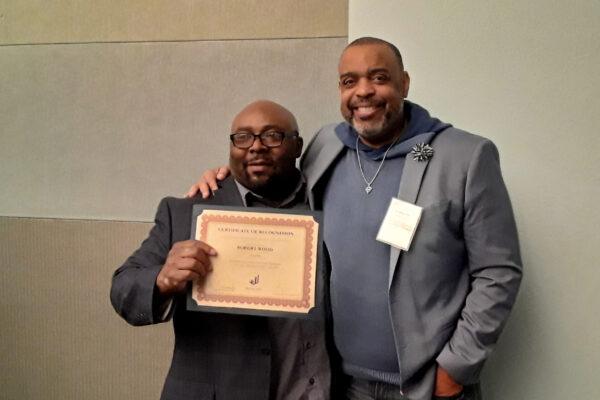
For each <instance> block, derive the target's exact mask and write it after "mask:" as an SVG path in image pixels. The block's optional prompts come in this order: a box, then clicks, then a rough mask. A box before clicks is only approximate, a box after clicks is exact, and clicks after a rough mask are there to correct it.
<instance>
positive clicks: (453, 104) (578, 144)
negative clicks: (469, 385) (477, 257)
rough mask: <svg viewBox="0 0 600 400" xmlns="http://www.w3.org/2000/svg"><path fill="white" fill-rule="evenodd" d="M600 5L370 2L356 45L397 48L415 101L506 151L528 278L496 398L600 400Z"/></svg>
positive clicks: (358, 2) (497, 369)
mask: <svg viewBox="0 0 600 400" xmlns="http://www.w3.org/2000/svg"><path fill="white" fill-rule="evenodd" d="M599 15H600V3H599V2H597V1H574V2H548V1H542V0H535V1H527V2H522V1H512V0H510V1H497V2H490V1H484V2H482V1H475V0H462V1H459V0H453V1H444V2H442V1H419V2H415V1H392V0H379V1H366V0H365V1H363V0H351V1H350V5H349V39H350V40H352V39H353V38H356V37H359V36H363V35H371V36H379V37H382V38H385V39H387V40H390V41H392V42H394V43H395V44H397V45H398V46H399V47H400V49H401V51H402V52H403V55H404V58H405V64H406V67H407V70H408V71H409V72H410V74H411V77H412V81H411V90H410V95H409V99H411V100H413V101H416V102H418V103H421V104H422V105H424V106H426V107H427V108H429V109H430V111H431V112H432V113H433V114H434V115H437V116H439V117H441V118H442V119H444V120H447V121H448V122H452V123H453V124H455V125H456V126H458V127H460V128H463V129H467V130H470V131H472V132H476V133H479V134H481V135H484V136H487V137H489V138H491V139H492V140H494V142H495V143H496V144H497V145H498V147H499V150H500V153H501V160H502V164H503V171H504V177H505V180H506V181H507V184H508V186H509V190H510V192H511V196H512V200H513V204H514V208H515V210H516V214H517V220H518V226H519V231H520V236H521V243H522V250H523V256H524V263H525V279H524V282H523V286H522V289H521V293H520V296H519V299H518V302H517V305H516V308H515V310H514V312H513V315H512V316H511V319H510V321H509V324H508V326H507V328H506V331H505V333H504V335H503V337H502V338H501V340H500V343H499V345H498V349H497V351H496V353H495V354H494V355H493V357H492V358H491V360H490V362H489V363H488V365H487V368H486V369H485V370H484V375H483V383H484V387H483V389H484V395H485V397H486V399H490V400H493V399H499V400H500V399H527V400H536V399H564V398H569V399H596V398H600V385H599V384H598V382H597V378H596V376H595V375H596V369H597V367H598V365H600V334H599V332H600V318H599V317H598V312H597V310H596V308H597V305H598V304H599V301H598V293H600V269H599V268H598V267H600V263H599V257H598V253H597V247H598V245H599V244H600V230H599V229H598V227H599V226H600V213H599V212H598V210H597V208H598V202H599V200H600V174H599V173H598V171H600V157H599V154H600V136H599V135H598V133H597V131H598V126H600V113H598V110H600V100H599V97H598V93H600V78H599V75H598V71H597V70H598V65H600V29H599V28H598V16H599Z"/></svg>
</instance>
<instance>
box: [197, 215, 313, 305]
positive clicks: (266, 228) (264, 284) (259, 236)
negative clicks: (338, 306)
mask: <svg viewBox="0 0 600 400" xmlns="http://www.w3.org/2000/svg"><path fill="white" fill-rule="evenodd" d="M195 226H196V230H195V233H194V235H195V239H196V240H201V241H203V242H206V243H208V244H209V245H211V246H212V247H214V248H215V250H216V251H217V256H216V257H213V258H212V266H213V270H212V272H211V273H209V274H208V275H207V276H206V277H205V278H204V279H200V280H198V281H196V282H194V283H193V285H192V293H191V297H192V299H193V301H194V302H195V303H196V305H197V306H200V307H217V308H234V309H242V310H248V311H250V310H260V311H263V312H264V311H267V312H268V311H273V312H285V313H299V314H306V313H308V312H309V311H310V309H311V308H313V307H314V306H315V288H316V266H317V243H318V234H319V224H318V223H317V221H316V220H315V218H314V217H313V216H312V215H307V214H281V213H273V212H264V213H263V212H248V211H238V210H235V211H231V210H221V209H204V210H202V211H201V213H199V214H198V215H197V217H196V221H195Z"/></svg>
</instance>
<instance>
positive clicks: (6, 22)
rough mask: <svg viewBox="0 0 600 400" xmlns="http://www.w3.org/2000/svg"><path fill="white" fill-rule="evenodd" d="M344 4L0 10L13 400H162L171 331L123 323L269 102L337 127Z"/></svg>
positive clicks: (81, 5) (6, 387)
mask: <svg viewBox="0 0 600 400" xmlns="http://www.w3.org/2000/svg"><path fill="white" fill-rule="evenodd" d="M346 35H347V4H346V1H345V0H344V1H341V0H336V1H329V2H321V1H316V0H314V1H312V0H309V1H302V2H296V1H291V0H290V1H288V0H284V1H278V2H272V1H265V0H262V1H261V0H247V1H240V0H226V1H200V0H188V1H177V2H173V1H164V0H163V1H159V0H152V1H147V0H145V1H126V2H121V1H108V0H101V1H95V2H79V1H34V0H24V1H18V2H17V1H3V0H0V185H1V186H2V188H3V189H2V190H1V191H0V354H1V355H2V363H0V398H2V399H15V400H16V399H18V400H21V399H60V400H64V399H77V400H78V399H152V398H158V396H159V392H160V388H161V387H162V383H163V380H164V376H165V373H166V368H167V367H168V365H169V362H170V354H171V349H172V334H171V327H170V324H164V325H161V326H152V327H142V328H139V327H138V328H133V327H130V326H128V325H127V324H126V323H125V322H124V321H123V320H121V319H120V318H119V317H118V316H117V315H116V314H115V313H114V311H113V310H112V307H111V306H110V302H109V299H108V292H109V287H110V278H111V275H112V272H113V271H114V270H115V269H116V267H117V266H118V265H120V264H121V263H122V262H123V261H124V259H125V257H126V256H127V255H128V254H130V253H131V252H132V251H133V250H134V249H135V248H136V247H137V245H138V244H139V243H140V241H141V240H142V239H143V238H144V237H145V235H146V233H147V231H148V229H149V226H150V224H148V223H145V222H136V221H150V220H152V218H153V215H154V210H155V207H156V205H157V204H158V201H159V200H160V198H161V197H163V196H165V195H181V194H182V193H183V192H184V191H185V190H186V189H187V187H188V186H189V184H190V183H191V182H192V181H193V180H194V179H195V178H196V177H197V176H198V175H199V173H200V171H202V170H203V169H205V168H207V167H209V166H213V165H220V164H223V163H225V162H226V160H227V137H226V136H227V134H228V132H229V122H230V120H231V118H232V116H233V115H234V114H235V112H236V111H237V110H238V109H240V108H241V107H242V106H243V105H244V104H246V103H247V102H249V101H251V100H253V99H256V98H270V99H273V100H276V101H279V102H281V103H283V104H284V105H286V106H287V107H289V108H290V109H291V110H292V111H293V112H294V113H295V114H296V116H297V117H298V121H299V125H300V128H301V131H302V134H303V135H304V136H305V137H306V138H307V139H308V138H310V137H311V136H312V132H313V131H314V130H315V129H316V128H317V127H319V126H320V125H321V124H323V123H325V122H329V121H331V120H337V119H338V118H339V117H338V110H337V100H336V98H337V93H336V76H335V68H334V65H335V63H336V60H337V57H338V55H339V53H340V51H341V49H342V48H343V46H344V45H345V43H346Z"/></svg>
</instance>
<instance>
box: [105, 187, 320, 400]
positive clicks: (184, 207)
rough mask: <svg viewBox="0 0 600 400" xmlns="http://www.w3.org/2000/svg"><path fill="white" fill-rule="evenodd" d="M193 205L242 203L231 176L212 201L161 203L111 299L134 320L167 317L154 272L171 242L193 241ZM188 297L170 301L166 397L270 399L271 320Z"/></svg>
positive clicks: (119, 272) (151, 321) (137, 322)
mask: <svg viewBox="0 0 600 400" xmlns="http://www.w3.org/2000/svg"><path fill="white" fill-rule="evenodd" d="M196 203H204V204H215V205H233V206H242V205H243V203H242V199H241V197H240V195H239V192H238V189H237V187H236V185H235V181H234V180H233V179H230V178H229V179H227V180H226V181H224V182H222V188H221V189H220V190H218V191H216V192H215V194H214V196H212V197H211V198H209V199H207V200H202V199H201V198H199V197H194V198H192V199H176V198H165V199H163V200H162V201H161V203H160V205H159V207H158V211H157V213H156V220H155V225H154V227H153V228H152V230H151V231H150V234H149V236H148V238H147V239H146V240H145V241H144V242H143V243H142V245H141V247H140V248H139V249H138V250H137V251H135V253H133V255H132V256H131V257H129V258H128V259H127V260H126V261H125V263H124V264H123V266H121V267H120V268H119V269H117V271H116V272H115V274H114V276H113V282H112V288H111V296H110V297H111V301H112V304H113V306H114V308H115V310H116V311H117V312H118V313H119V314H120V315H121V316H122V317H123V318H124V319H125V320H127V322H129V323H130V324H132V325H148V324H155V323H160V322H164V321H162V320H161V315H160V310H159V308H160V307H159V304H158V302H157V298H156V293H155V282H156V277H157V275H158V273H159V271H160V269H161V268H162V266H163V264H164V262H165V260H166V257H167V254H168V252H169V250H170V248H171V246H172V245H173V244H174V243H176V242H179V241H183V240H188V239H189V238H190V228H191V215H192V206H193V204H196ZM185 300H186V297H185V295H180V296H178V297H176V298H175V299H174V302H173V307H174V311H173V313H174V314H173V326H174V331H175V349H174V352H173V360H172V364H171V368H170V370H169V373H168V376H167V378H166V382H165V385H164V388H163V392H162V396H161V399H173V400H183V399H196V400H197V399H261V400H266V399H268V398H269V386H270V381H271V356H270V354H271V342H270V338H269V331H268V322H267V318H265V317H257V316H245V315H233V314H218V313H204V312H188V311H186V307H185ZM327 368H328V367H327Z"/></svg>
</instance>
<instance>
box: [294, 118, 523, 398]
mask: <svg viewBox="0 0 600 400" xmlns="http://www.w3.org/2000/svg"><path fill="white" fill-rule="evenodd" d="M334 128H335V125H329V126H326V127H324V128H322V129H321V130H320V131H319V132H317V134H316V136H315V137H314V138H313V140H312V141H311V143H310V144H309V146H308V148H307V150H306V152H305V153H304V156H303V158H302V160H301V166H302V170H303V172H304V175H305V177H306V179H307V184H308V189H309V201H310V202H311V205H313V206H314V207H316V208H317V209H319V208H321V207H322V199H323V190H324V187H325V186H326V185H327V180H328V176H329V175H330V174H329V172H330V171H331V169H332V168H331V167H332V166H333V165H335V162H336V159H337V157H338V156H339V155H341V154H342V151H343V150H344V146H343V144H342V143H341V142H340V140H339V139H338V138H337V136H336V135H335V133H334ZM430 145H431V147H432V148H433V149H434V155H433V157H432V158H431V159H429V160H428V161H421V162H418V161H415V160H413V159H412V157H411V156H410V155H409V156H408V157H407V159H406V163H405V166H404V170H403V172H402V176H401V180H400V182H401V183H400V187H399V188H398V198H400V199H402V200H404V201H408V202H410V203H413V204H417V205H419V206H421V207H423V214H422V216H421V221H420V224H419V226H418V228H417V231H416V233H415V236H414V238H413V242H412V244H411V248H410V250H409V251H407V252H401V251H400V250H398V249H396V248H393V247H392V248H391V252H390V262H389V286H388V293H389V306H390V310H391V318H392V326H393V330H394V337H395V343H396V348H397V353H398V354H397V356H398V360H399V365H400V368H401V371H400V375H401V379H402V382H403V385H402V389H403V392H404V393H405V394H406V395H407V396H408V397H409V398H410V399H415V400H417V399H418V400H425V399H431V398H432V391H433V388H434V379H435V366H436V362H437V363H439V364H440V365H441V366H443V367H444V368H445V369H446V370H447V371H448V372H449V373H450V374H451V375H452V376H453V377H454V378H455V379H457V380H458V381H459V382H461V383H463V384H465V385H470V384H476V383H477V382H478V379H479V373H480V371H481V368H482V367H483V364H484V362H485V360H486V359H487V358H488V356H489V354H490V353H491V351H492V350H493V347H494V345H495V343H496V341H497V340H498V336H499V334H500V332H501V330H502V328H503V326H504V324H505V322H506V319H507V317H508V314H509V312H510V310H511V308H512V305H513V303H514V301H515V297H516V294H517V291H518V288H519V285H520V281H521V275H522V266H521V257H520V252H519V243H518V238H517V229H516V225H515V220H514V216H513V212H512V208H511V204H510V200H509V197H508V193H507V190H506V187H505V185H504V182H503V180H502V175H501V172H500V165H499V157H498V151H497V150H496V147H495V146H494V144H493V143H492V142H490V141H489V140H487V139H484V138H482V137H479V136H475V135H472V134H470V133H467V132H464V131H461V130H458V129H455V128H448V129H447V130H445V131H443V132H441V133H440V134H438V135H437V136H436V137H435V138H434V139H433V140H432V142H431V143H430ZM377 223H380V221H377ZM372 240H374V238H373V239H372ZM325 245H327V243H325Z"/></svg>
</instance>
